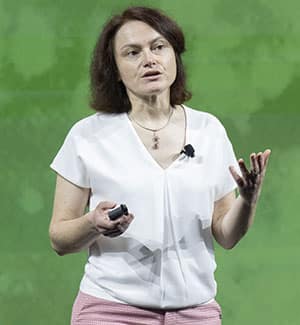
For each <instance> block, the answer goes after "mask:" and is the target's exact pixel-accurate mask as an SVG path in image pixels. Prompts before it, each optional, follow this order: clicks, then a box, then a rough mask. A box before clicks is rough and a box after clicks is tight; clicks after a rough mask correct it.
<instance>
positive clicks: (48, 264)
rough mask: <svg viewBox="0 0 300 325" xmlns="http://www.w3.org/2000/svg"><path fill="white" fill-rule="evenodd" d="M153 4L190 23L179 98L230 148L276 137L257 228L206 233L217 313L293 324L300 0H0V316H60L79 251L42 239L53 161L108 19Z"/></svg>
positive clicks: (63, 317) (54, 320)
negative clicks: (212, 241) (230, 234)
mask: <svg viewBox="0 0 300 325" xmlns="http://www.w3.org/2000/svg"><path fill="white" fill-rule="evenodd" d="M129 4H140V5H152V6H156V7H158V8H161V9H163V10H165V11H166V12H167V13H168V14H169V15H170V16H171V17H173V18H174V19H175V20H176V21H177V22H178V23H179V25H180V26H182V28H183V31H184V33H185V35H186V47H187V52H186V53H185V55H184V62H185V65H186V68H187V74H188V84H189V88H190V89H191V91H192V92H193V98H192V100H190V101H189V102H188V103H187V104H188V105H189V106H192V107H194V108H197V109H201V110H204V111H208V112H211V113H213V114H215V115H216V116H217V117H218V118H219V119H221V121H222V122H223V124H224V125H225V127H226V129H227V131H228V134H229V136H230V138H231V140H232V143H233V145H234V148H235V151H236V154H237V157H238V158H239V157H243V158H245V159H246V161H247V162H248V161H249V159H248V157H249V154H250V153H251V152H258V151H261V150H264V149H266V148H271V149H272V155H271V158H270V163H269V169H268V172H267V175H266V179H265V185H264V188H263V191H262V195H261V199H260V202H259V206H258V209H257V214H256V219H255V223H254V225H253V227H252V228H251V230H250V231H249V233H248V234H247V235H246V237H245V238H244V239H243V240H242V241H241V242H240V243H239V244H238V245H237V246H236V247H235V248H234V249H233V250H230V251H226V250H224V249H222V248H220V247H218V246H217V245H216V258H217V263H218V269H217V272H216V278H217V282H218V295H217V300H218V301H219V303H220V304H221V306H222V309H223V324H225V325H241V324H242V325H247V324H249V325H250V324H251V325H252V324H271V325H296V324H299V316H298V312H297V310H298V308H299V299H298V298H299V293H300V281H299V274H300V265H299V264H300V262H299V260H300V259H299V244H300V239H299V230H300V229H299V228H300V221H299V216H298V210H297V207H298V204H297V200H298V202H299V193H298V192H299V191H298V188H299V185H298V184H299V163H300V152H299V142H300V140H299V138H300V134H299V133H300V127H299V124H300V110H299V99H300V61H299V54H300V19H299V17H300V4H299V2H298V1H296V0H285V1H275V0H272V1H271V0H269V1H267V0H243V1H239V0H205V1H196V0H191V1H175V0H172V1H171V0H168V1H95V0H91V1H89V0H87V1H75V0H72V1H71V0H65V1H55V2H54V1H50V0H48V1H42V0H27V1H24V2H21V1H16V0H5V1H4V0H3V1H0V72H1V73H0V135H1V136H0V148H1V151H0V168H1V173H0V180H1V212H2V215H1V236H0V254H1V255H0V260H1V266H0V325H15V324H16V325H17V324H25V325H27V324H30V325H32V324H33V325H35V324H37V325H40V324H42V325H43V324H45V325H46V324H51V325H66V324H69V318H70V312H71V306H72V303H73V299H74V297H75V295H76V293H77V290H78V285H79V281H80V279H81V276H82V272H83V266H84V262H85V259H86V256H85V254H84V253H80V254H73V255H67V256H64V257H59V256H57V255H56V254H55V253H54V252H53V251H52V250H51V248H50V244H49V239H48V225H49V221H50V218H51V213H52V202H53V194H54V187H55V173H53V172H52V171H51V170H50V168H49V164H50V162H51V161H52V159H53V157H54V155H55V154H56V152H57V151H58V148H59V147H60V145H61V144H62V141H63V140H64V137H65V135H66V133H67V131H68V130H69V128H70V127H71V126H72V125H73V124H74V122H75V121H77V120H79V119H81V118H82V117H85V116H87V115H90V114H93V113H94V112H93V111H92V110H91V109H89V107H88V84H89V76H88V69H89V63H90V58H91V52H92V49H93V47H94V45H95V41H96V38H97V36H98V34H99V31H100V30H101V26H102V25H103V23H104V21H105V20H106V19H107V18H108V17H109V16H110V15H111V14H112V13H117V12H118V11H119V10H120V9H123V8H125V7H126V6H127V5H129Z"/></svg>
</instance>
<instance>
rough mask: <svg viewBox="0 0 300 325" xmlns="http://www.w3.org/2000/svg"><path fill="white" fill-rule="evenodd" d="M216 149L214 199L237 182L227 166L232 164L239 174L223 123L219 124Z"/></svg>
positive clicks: (235, 185) (218, 198) (235, 186)
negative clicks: (216, 175) (217, 147)
mask: <svg viewBox="0 0 300 325" xmlns="http://www.w3.org/2000/svg"><path fill="white" fill-rule="evenodd" d="M218 151H219V157H218V169H217V170H218V172H217V174H218V177H217V184H216V188H215V201H218V200H220V199H221V198H222V197H224V196H225V195H226V194H228V193H229V192H231V191H233V190H234V189H236V188H237V184H236V182H235V180H234V178H233V177H232V175H231V173H230V171H229V166H233V167H234V168H235V170H236V171H237V173H239V174H240V175H241V173H240V167H239V165H238V162H237V159H236V156H235V153H234V150H233V147H232V144H231V141H230V140H229V138H228V135H227V132H226V130H225V128H224V127H223V125H222V126H221V134H220V141H219V150H218Z"/></svg>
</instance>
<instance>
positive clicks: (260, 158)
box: [257, 152, 264, 172]
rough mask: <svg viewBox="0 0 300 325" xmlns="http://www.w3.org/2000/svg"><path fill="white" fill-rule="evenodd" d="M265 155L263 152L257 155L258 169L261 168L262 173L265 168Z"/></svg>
mask: <svg viewBox="0 0 300 325" xmlns="http://www.w3.org/2000/svg"><path fill="white" fill-rule="evenodd" d="M263 160H264V159H263V154H262V152H259V153H258V154H257V162H258V168H259V171H260V172H261V171H262V170H263V168H264V161H263Z"/></svg>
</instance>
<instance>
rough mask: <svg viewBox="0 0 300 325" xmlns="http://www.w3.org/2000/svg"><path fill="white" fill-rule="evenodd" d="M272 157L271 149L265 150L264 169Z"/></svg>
mask: <svg viewBox="0 0 300 325" xmlns="http://www.w3.org/2000/svg"><path fill="white" fill-rule="evenodd" d="M270 155H271V150H270V149H267V150H265V151H264V153H263V161H264V167H265V168H266V166H267V165H268V162H269V158H270Z"/></svg>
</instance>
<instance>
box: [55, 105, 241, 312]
mask: <svg viewBox="0 0 300 325" xmlns="http://www.w3.org/2000/svg"><path fill="white" fill-rule="evenodd" d="M183 107H184V109H185V113H186V118H187V119H186V123H187V124H186V143H185V144H191V145H192V146H193V147H194V149H195V157H187V156H185V155H184V154H182V155H180V156H179V157H178V158H177V159H176V160H175V161H173V163H172V164H171V165H170V166H169V167H168V168H166V169H163V168H162V167H161V166H160V165H159V164H158V163H157V162H156V161H155V160H154V158H153V157H152V156H151V155H150V153H149V152H148V151H147V149H146V147H145V146H144V144H143V142H142V141H141V139H140V138H139V136H138V135H137V133H136V131H135V129H134V127H133V125H132V124H131V121H130V119H129V117H128V115H127V113H121V114H105V113H100V112H97V113H94V114H93V115H90V116H88V117H86V118H84V119H82V120H80V121H78V122H77V123H75V124H74V126H73V127H72V128H71V129H70V131H69V133H68V134H67V136H66V139H65V141H64V143H63V145H62V146H61V148H60V150H59V151H58V153H57V155H56V157H55V158H54V160H53V162H52V163H51V165H50V167H51V168H52V169H53V170H54V171H56V172H57V173H58V174H60V175H61V176H63V177H64V178H66V179H67V180H69V181H70V182H72V183H74V184H76V185H78V186H80V187H86V188H91V197H90V202H89V209H90V210H93V209H94V208H95V207H96V206H97V205H98V203H99V202H100V201H106V200H108V201H114V202H116V203H118V204H121V203H123V204H126V205H127V207H128V210H129V212H131V213H133V215H134V216H135V218H134V220H133V222H132V223H131V224H130V226H129V228H128V229H127V230H126V232H125V233H123V234H122V235H120V236H119V237H115V238H109V237H105V236H99V238H98V239H97V240H96V241H95V242H94V243H93V245H92V246H91V247H90V248H89V256H88V260H87V263H86V265H85V273H84V276H83V278H82V281H81V284H80V289H81V291H83V292H85V293H87V294H90V295H93V296H96V297H100V298H103V299H107V300H111V301H116V302H120V303H125V304H131V305H135V306H141V307H144V308H161V309H167V308H183V307H188V306H194V305H199V304H202V303H206V302H208V301H210V300H211V299H213V298H214V297H215V295H216V282H215V279H214V271H215V269H216V263H215V258H214V247H213V240H212V232H211V221H212V213H213V207H214V201H216V200H219V199H221V198H222V197H223V196H224V195H226V194H227V193H229V192H231V191H232V190H234V189H235V188H236V183H235V181H234V179H233V177H232V176H231V174H230V172H229V169H228V167H229V166H230V165H233V166H234V167H235V168H236V170H237V171H240V170H239V166H238V163H237V160H236V158H235V155H234V151H233V149H232V145H231V143H230V141H229V139H228V137H227V134H226V131H225V129H224V127H223V125H222V124H221V122H220V121H219V120H218V119H217V118H216V117H214V116H213V115H211V114H209V113H206V112H201V111H197V110H194V109H192V108H189V107H187V106H183Z"/></svg>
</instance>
